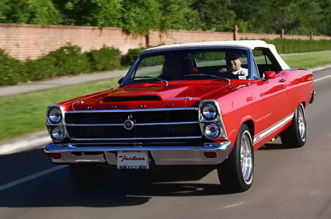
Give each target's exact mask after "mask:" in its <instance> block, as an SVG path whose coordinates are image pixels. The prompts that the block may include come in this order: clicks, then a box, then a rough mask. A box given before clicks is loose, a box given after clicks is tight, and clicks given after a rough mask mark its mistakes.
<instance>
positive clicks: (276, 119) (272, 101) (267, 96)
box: [255, 49, 290, 138]
mask: <svg viewBox="0 0 331 219" xmlns="http://www.w3.org/2000/svg"><path fill="white" fill-rule="evenodd" d="M262 54H263V57H259V56H257V57H255V60H256V63H257V66H258V70H259V73H260V75H261V81H260V82H259V83H258V84H259V86H260V95H261V99H262V101H263V107H264V109H263V110H264V118H263V120H264V131H263V132H262V133H261V136H259V137H260V138H263V137H266V136H268V135H270V134H272V133H274V132H276V131H277V130H278V129H279V128H281V127H282V125H284V123H285V122H286V121H288V119H289V117H290V116H289V109H288V94H287V87H288V81H287V80H286V79H285V77H284V75H283V74H284V72H282V71H280V70H281V69H280V66H279V64H278V63H277V61H276V59H275V58H274V57H273V56H272V53H271V52H270V51H266V49H264V50H263V51H262ZM266 71H274V72H275V77H274V78H269V79H266V78H265V72H266Z"/></svg>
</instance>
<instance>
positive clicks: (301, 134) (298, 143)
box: [280, 104, 307, 148]
mask: <svg viewBox="0 0 331 219" xmlns="http://www.w3.org/2000/svg"><path fill="white" fill-rule="evenodd" d="M306 132H307V126H306V115H305V109H304V107H303V105H302V104H300V105H299V106H298V108H297V109H296V110H295V113H294V117H293V120H292V124H291V126H290V127H288V128H287V129H286V130H285V131H284V132H283V133H282V134H281V135H280V137H281V140H282V144H283V145H284V146H286V147H291V148H299V147H302V146H304V145H305V143H306Z"/></svg>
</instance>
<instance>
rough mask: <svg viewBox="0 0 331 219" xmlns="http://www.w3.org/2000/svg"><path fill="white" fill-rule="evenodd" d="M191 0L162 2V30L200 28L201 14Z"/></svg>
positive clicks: (161, 0) (163, 0) (165, 0)
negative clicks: (192, 6)
mask: <svg viewBox="0 0 331 219" xmlns="http://www.w3.org/2000/svg"><path fill="white" fill-rule="evenodd" d="M191 3H192V1H191V0H181V1H178V0H160V6H161V9H160V14H162V18H161V22H160V26H159V28H158V29H160V30H196V29H201V28H200V26H201V25H200V18H199V12H198V11H196V10H195V9H193V8H191Z"/></svg>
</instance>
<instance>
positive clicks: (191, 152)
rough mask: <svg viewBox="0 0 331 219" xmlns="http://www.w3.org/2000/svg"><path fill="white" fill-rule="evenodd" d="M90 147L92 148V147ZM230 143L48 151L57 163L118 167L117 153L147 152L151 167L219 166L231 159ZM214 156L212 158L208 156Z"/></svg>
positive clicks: (77, 146) (51, 147)
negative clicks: (199, 145) (98, 164)
mask: <svg viewBox="0 0 331 219" xmlns="http://www.w3.org/2000/svg"><path fill="white" fill-rule="evenodd" d="M89 145H91V144H89ZM230 148H231V142H230V141H224V142H222V143H208V144H206V145H205V146H201V147H197V146H182V147H180V146H179V147H178V146H177V147H173V146H171V147H167V146H155V147H153V146H146V147H139V146H138V147H114V146H107V144H106V143H102V144H101V143H97V144H93V146H88V145H84V143H77V144H70V143H68V144H49V145H47V146H46V148H45V152H46V153H48V154H49V155H50V157H51V159H52V161H53V162H54V163H105V162H107V163H108V164H110V165H116V164H117V158H116V153H117V152H119V151H134V152H141V151H147V152H148V154H149V158H150V163H151V162H154V164H155V165H216V164H220V163H222V162H223V161H224V160H225V159H227V157H228V156H229V153H230ZM209 152H212V154H213V156H212V157H209V155H208V153H209Z"/></svg>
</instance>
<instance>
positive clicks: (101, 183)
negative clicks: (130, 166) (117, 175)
mask: <svg viewBox="0 0 331 219" xmlns="http://www.w3.org/2000/svg"><path fill="white" fill-rule="evenodd" d="M70 173H71V177H72V180H73V182H74V184H75V185H76V186H78V187H79V188H81V189H93V188H98V187H105V186H107V185H108V184H109V183H110V181H111V178H112V177H111V176H112V168H111V166H109V165H107V164H85V163H80V164H71V165H70Z"/></svg>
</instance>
